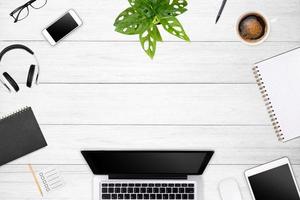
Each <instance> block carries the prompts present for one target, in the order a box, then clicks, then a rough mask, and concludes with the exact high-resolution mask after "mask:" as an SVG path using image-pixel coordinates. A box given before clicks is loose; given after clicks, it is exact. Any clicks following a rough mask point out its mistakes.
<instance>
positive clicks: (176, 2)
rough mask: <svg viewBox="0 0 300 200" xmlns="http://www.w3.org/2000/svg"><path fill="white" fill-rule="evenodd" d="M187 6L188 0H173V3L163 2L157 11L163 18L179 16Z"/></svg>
mask: <svg viewBox="0 0 300 200" xmlns="http://www.w3.org/2000/svg"><path fill="white" fill-rule="evenodd" d="M186 6H187V2H186V0H173V1H172V3H171V4H162V5H161V6H160V7H159V8H158V9H157V13H158V15H159V16H160V17H161V18H163V17H170V16H177V15H180V14H182V13H184V12H185V11H187V9H186V8H185V7H186Z"/></svg>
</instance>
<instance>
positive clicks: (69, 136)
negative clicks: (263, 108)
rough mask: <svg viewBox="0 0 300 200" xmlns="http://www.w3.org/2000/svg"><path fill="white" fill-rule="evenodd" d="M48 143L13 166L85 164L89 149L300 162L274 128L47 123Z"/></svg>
mask: <svg viewBox="0 0 300 200" xmlns="http://www.w3.org/2000/svg"><path fill="white" fill-rule="evenodd" d="M41 129H42V131H43V133H44V136H45V138H46V140H47V142H48V147H46V148H44V149H42V150H40V151H38V152H35V153H32V154H30V155H28V156H26V157H24V158H21V159H18V160H16V161H14V162H12V163H10V164H26V163H32V164H52V163H55V164H62V165H64V164H76V165H78V164H85V161H84V159H83V157H82V156H81V154H80V152H79V151H80V150H86V149H137V150H138V149H154V150H155V149H165V150H168V149H181V150H197V149H204V150H205V149H206V150H215V155H214V157H213V159H212V161H211V164H229V165H232V164H239V165H241V164H260V163H264V162H267V161H270V160H274V159H276V158H280V157H284V156H288V157H290V159H291V162H292V163H293V164H300V158H299V156H298V155H299V153H300V146H299V141H297V140H293V141H290V142H289V143H284V144H282V143H280V142H278V141H277V139H276V137H275V133H274V131H273V128H272V127H271V126H178V125H174V126H162V125H160V126H151V125H140V126H138V125H135V126H132V125H126V126H124V125H114V126H111V125H102V126H99V125H42V126H41Z"/></svg>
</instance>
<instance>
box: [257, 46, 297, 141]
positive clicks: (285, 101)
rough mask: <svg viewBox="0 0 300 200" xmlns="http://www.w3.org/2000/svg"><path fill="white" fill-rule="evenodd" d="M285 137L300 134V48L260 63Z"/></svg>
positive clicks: (268, 92)
mask: <svg viewBox="0 0 300 200" xmlns="http://www.w3.org/2000/svg"><path fill="white" fill-rule="evenodd" d="M257 66H258V69H259V73H260V74H261V77H262V79H263V80H262V81H263V82H264V86H265V87H266V90H267V94H268V95H269V98H270V101H271V103H272V106H273V110H274V111H275V114H276V118H277V119H278V120H277V121H278V122H279V125H280V129H281V130H282V134H283V135H284V140H283V141H287V140H291V139H293V138H295V137H298V136H300V49H296V50H293V51H290V52H287V53H285V54H282V55H279V56H277V57H274V58H271V59H269V60H265V61H263V62H260V63H258V64H257Z"/></svg>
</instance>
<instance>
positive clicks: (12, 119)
mask: <svg viewBox="0 0 300 200" xmlns="http://www.w3.org/2000/svg"><path fill="white" fill-rule="evenodd" d="M45 146H47V143H46V140H45V138H44V136H43V134H42V131H41V129H40V127H39V125H38V122H37V121H36V119H35V116H34V114H33V111H32V109H31V108H30V107H26V108H24V109H22V110H20V111H18V112H16V113H14V114H12V115H9V116H7V117H5V118H2V119H0V166H1V165H3V164H6V163H8V162H10V161H12V160H15V159H17V158H20V157H22V156H24V155H26V154H28V153H31V152H33V151H36V150H38V149H40V148H42V147H45Z"/></svg>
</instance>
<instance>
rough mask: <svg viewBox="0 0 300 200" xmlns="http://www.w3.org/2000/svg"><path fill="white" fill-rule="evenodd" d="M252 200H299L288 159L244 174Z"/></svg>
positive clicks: (299, 196) (299, 195)
mask: <svg viewBox="0 0 300 200" xmlns="http://www.w3.org/2000/svg"><path fill="white" fill-rule="evenodd" d="M245 176H246V179H247V183H248V185H249V187H250V192H251V195H252V198H253V199H254V200H300V193H299V189H298V187H297V182H296V179H295V176H294V174H293V171H292V168H291V165H290V162H289V160H288V158H281V159H279V160H276V161H273V162H270V163H267V164H264V165H261V166H258V167H255V168H252V169H250V170H247V171H246V172H245Z"/></svg>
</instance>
